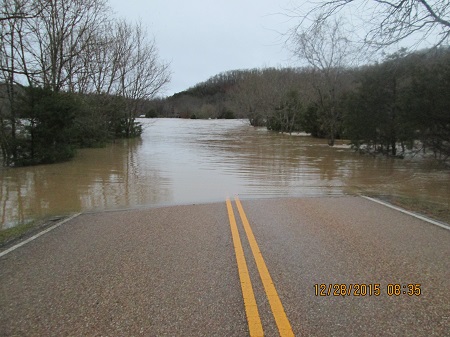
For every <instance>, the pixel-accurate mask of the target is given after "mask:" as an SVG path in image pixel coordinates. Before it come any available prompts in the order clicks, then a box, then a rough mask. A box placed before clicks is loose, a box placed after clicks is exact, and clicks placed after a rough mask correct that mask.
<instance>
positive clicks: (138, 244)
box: [0, 197, 450, 336]
mask: <svg viewBox="0 0 450 337" xmlns="http://www.w3.org/2000/svg"><path fill="white" fill-rule="evenodd" d="M449 291H450V231H449V230H447V229H445V228H441V227H438V226H434V225H432V224H429V223H427V222H425V221H422V220H420V219H417V218H414V217H412V216H410V215H407V214H403V213H401V212H399V211H397V210H393V209H390V208H387V207H385V206H383V205H380V204H377V203H374V202H372V201H370V200H366V199H363V198H361V197H338V198H331V197H330V198H290V199H265V200H242V201H239V199H235V198H230V199H229V200H228V201H225V200H224V202H223V203H217V204H208V205H188V206H174V207H162V208H152V209H140V210H126V211H114V212H103V213H90V214H89V213H86V214H82V215H80V216H78V217H76V218H74V219H72V220H70V221H68V222H67V223H65V224H63V225H61V226H59V227H58V228H56V229H54V230H52V231H50V232H48V233H46V234H45V235H42V236H40V237H39V238H37V239H36V240H33V241H32V242H30V243H27V244H26V245H24V246H22V247H20V248H18V249H16V250H14V251H12V252H10V253H8V254H6V255H4V256H2V257H0V336H81V335H83V336H100V335H102V336H138V335H142V336H249V335H251V336H261V335H263V334H264V335H265V336H280V335H281V336H292V335H295V336H449V335H450V333H449V331H450V294H449Z"/></svg>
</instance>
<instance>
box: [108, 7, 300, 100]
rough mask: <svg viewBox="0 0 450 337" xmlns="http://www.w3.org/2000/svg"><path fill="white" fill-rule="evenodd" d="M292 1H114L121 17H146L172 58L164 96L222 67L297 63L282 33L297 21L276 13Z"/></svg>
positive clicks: (150, 29)
mask: <svg viewBox="0 0 450 337" xmlns="http://www.w3.org/2000/svg"><path fill="white" fill-rule="evenodd" d="M290 3H291V1H288V0H280V1H274V0H190V1H183V0H127V1H123V0H110V5H111V7H112V8H113V10H114V11H115V12H116V14H117V16H118V17H123V18H126V19H128V20H130V21H136V20H141V21H142V23H143V24H144V25H145V26H146V27H147V29H148V32H149V33H150V34H151V35H153V36H154V37H155V39H156V43H157V46H158V49H159V54H160V57H161V58H162V59H164V60H166V61H168V62H170V63H171V70H172V73H173V75H172V81H171V83H170V85H169V86H168V88H167V90H166V92H165V95H172V94H173V93H175V92H179V91H182V90H185V89H187V88H189V87H191V86H193V85H195V84H197V83H199V82H202V81H205V80H207V79H208V78H209V77H211V76H214V75H216V74H218V73H220V72H223V71H227V70H233V69H246V68H256V67H264V66H274V67H276V66H289V65H294V64H295V63H294V60H293V59H292V57H291V55H290V53H289V52H288V51H287V50H286V49H285V48H284V47H283V44H282V36H281V35H280V33H283V32H286V30H287V29H288V28H289V26H290V25H292V22H288V20H287V18H286V17H285V16H283V15H280V14H277V13H280V12H284V11H285V9H287V8H289V6H291V5H290Z"/></svg>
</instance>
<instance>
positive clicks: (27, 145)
mask: <svg viewBox="0 0 450 337" xmlns="http://www.w3.org/2000/svg"><path fill="white" fill-rule="evenodd" d="M1 7H2V12H1V15H0V25H1V28H0V29H1V33H0V146H1V151H2V162H3V165H5V166H15V167H17V166H24V165H35V164H45V163H54V162H59V161H64V160H68V159H70V158H71V157H73V156H74V154H75V150H76V149H77V148H80V147H90V146H99V145H102V144H105V143H106V142H109V141H112V140H114V139H116V138H123V137H126V138H131V137H136V136H139V135H140V134H141V132H142V127H141V126H140V124H139V123H137V122H136V116H138V115H140V114H142V113H145V112H144V110H143V104H144V102H145V101H147V100H148V99H151V98H153V97H154V96H155V95H156V94H157V93H158V92H159V91H160V90H161V89H162V88H163V87H164V85H165V84H167V83H168V82H169V79H170V72H169V68H168V67H169V65H168V64H166V63H164V62H161V61H160V60H159V57H158V52H157V49H156V44H155V41H153V40H150V39H148V37H147V32H146V30H145V29H144V27H142V25H140V24H130V23H128V22H125V21H123V20H118V19H114V18H113V17H112V16H113V14H112V11H111V9H110V8H109V7H108V5H107V2H106V1H104V0H86V1H75V0H68V1H45V0H32V1H29V0H26V1H24V0H2V1H1Z"/></svg>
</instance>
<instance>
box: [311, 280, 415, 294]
mask: <svg viewBox="0 0 450 337" xmlns="http://www.w3.org/2000/svg"><path fill="white" fill-rule="evenodd" d="M383 293H385V294H387V295H388V296H402V295H405V296H420V295H421V294H422V288H421V284H420V283H405V284H402V283H388V284H387V285H386V286H381V284H380V283H348V284H347V283H329V284H325V283H320V284H319V283H317V284H314V295H316V296H380V295H382V294H383Z"/></svg>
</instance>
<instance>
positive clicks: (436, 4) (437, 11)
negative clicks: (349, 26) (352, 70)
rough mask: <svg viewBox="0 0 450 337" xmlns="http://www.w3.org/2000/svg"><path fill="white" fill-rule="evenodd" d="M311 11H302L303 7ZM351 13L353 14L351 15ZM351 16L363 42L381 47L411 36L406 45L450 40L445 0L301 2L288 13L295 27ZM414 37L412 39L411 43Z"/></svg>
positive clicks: (449, 17) (449, 14)
mask: <svg viewBox="0 0 450 337" xmlns="http://www.w3.org/2000/svg"><path fill="white" fill-rule="evenodd" d="M311 6H312V9H310V10H308V11H305V10H303V8H305V7H306V8H311ZM352 13H356V14H353V15H352ZM339 14H345V15H351V16H352V19H356V20H355V21H356V22H357V21H360V22H361V21H362V24H358V27H357V28H358V30H361V31H363V32H364V37H363V41H364V42H365V43H366V44H369V45H371V46H376V47H377V48H383V47H386V46H390V45H393V44H396V43H398V42H401V41H404V40H406V39H408V38H410V37H411V39H410V40H409V42H410V44H412V43H415V44H417V45H418V44H420V42H422V41H424V40H428V41H429V42H431V43H432V44H434V45H435V46H438V45H441V44H445V43H448V42H449V39H450V2H449V1H448V0H328V1H307V2H306V1H305V2H303V4H302V5H301V6H299V7H297V9H295V10H294V11H293V13H291V15H293V16H296V17H300V22H299V24H298V27H301V26H303V25H305V23H307V22H308V21H309V20H311V18H317V17H318V18H319V22H318V23H319V24H320V21H327V20H328V19H329V18H330V17H333V16H335V15H339ZM413 38H414V40H413Z"/></svg>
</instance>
